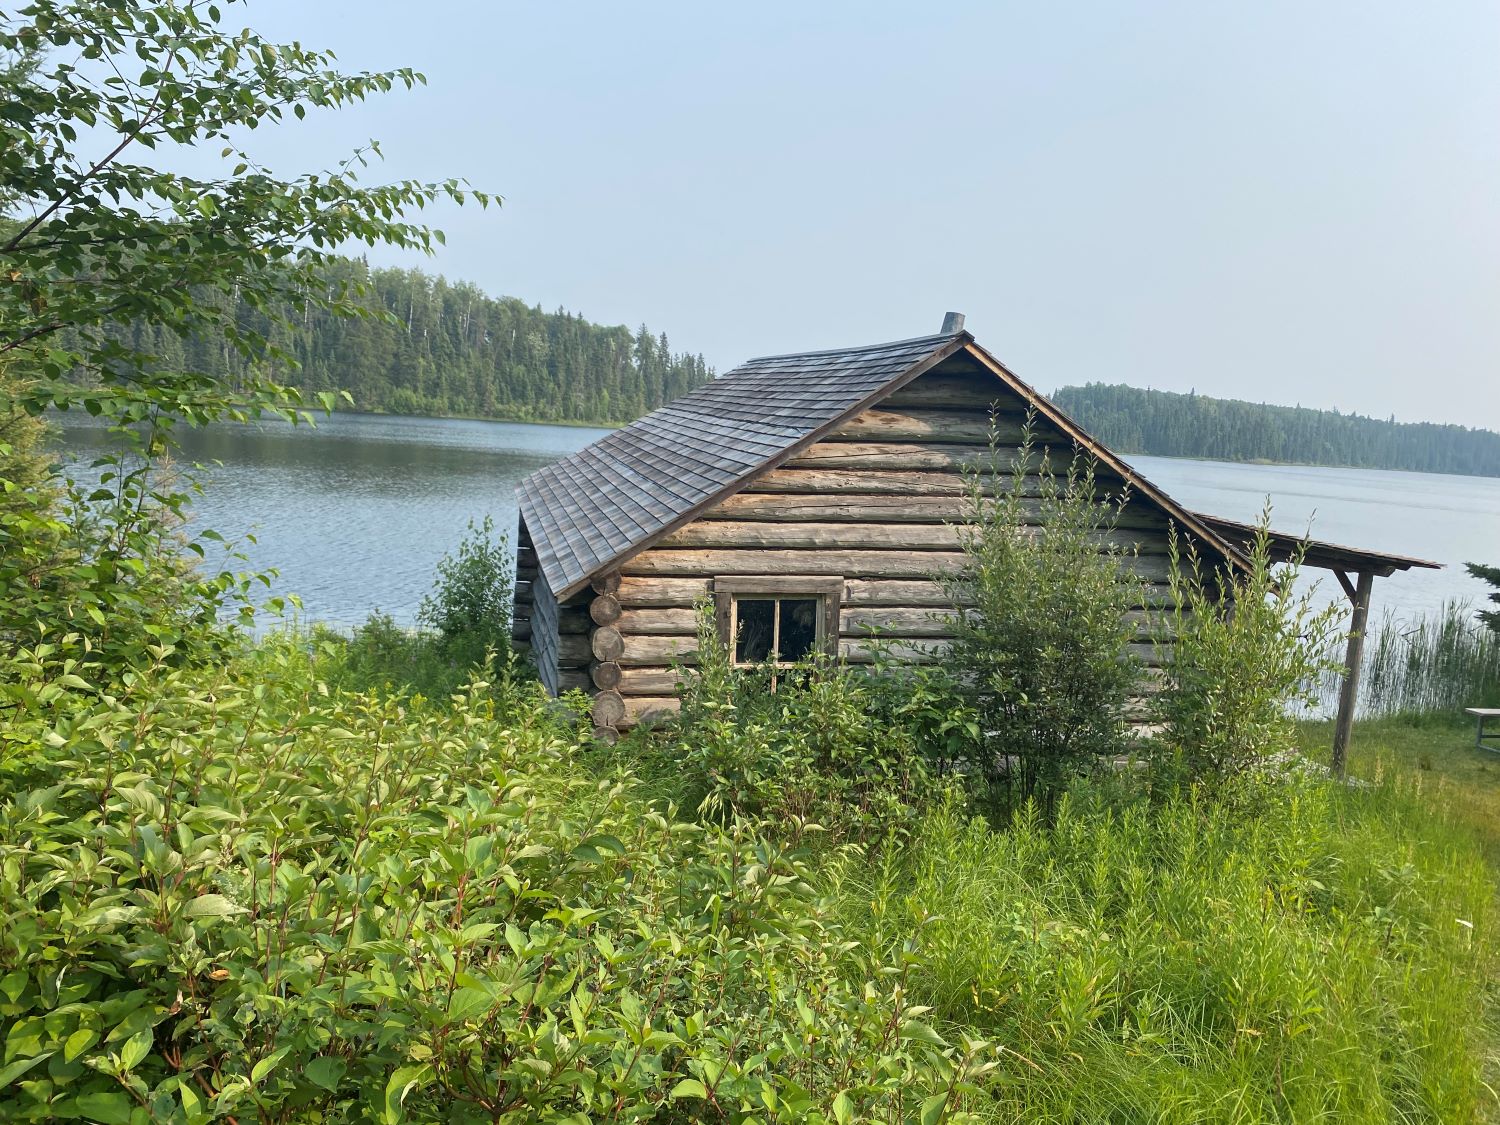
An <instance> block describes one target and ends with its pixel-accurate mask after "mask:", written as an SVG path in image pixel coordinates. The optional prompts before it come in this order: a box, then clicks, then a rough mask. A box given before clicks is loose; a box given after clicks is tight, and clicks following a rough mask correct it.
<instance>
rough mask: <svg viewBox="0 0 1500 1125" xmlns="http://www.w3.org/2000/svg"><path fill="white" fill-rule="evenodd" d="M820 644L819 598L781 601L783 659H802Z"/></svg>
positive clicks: (789, 660) (788, 660)
mask: <svg viewBox="0 0 1500 1125" xmlns="http://www.w3.org/2000/svg"><path fill="white" fill-rule="evenodd" d="M817 645H818V599H817V598H785V599H783V600H782V603H781V659H782V660H785V661H787V662H788V663H790V662H791V661H794V660H801V659H802V658H803V657H804V656H807V655H808V654H809V653H810V652H812V651H813V649H815V648H817Z"/></svg>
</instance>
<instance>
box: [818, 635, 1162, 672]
mask: <svg viewBox="0 0 1500 1125" xmlns="http://www.w3.org/2000/svg"><path fill="white" fill-rule="evenodd" d="M882 650H883V651H884V652H885V653H886V654H887V655H888V656H889V657H890V658H891V659H893V660H897V661H900V662H902V663H906V664H935V663H937V662H938V661H939V660H940V659H942V658H943V657H944V656H945V655H946V654H947V652H948V643H947V642H946V641H940V640H921V639H915V638H913V639H905V640H902V639H896V640H892V641H888V642H885V643H879V642H877V641H874V640H868V639H843V640H840V641H839V657H840V658H841V659H842V660H844V661H845V662H846V663H848V664H871V663H873V662H874V660H875V657H876V654H877V653H878V652H881V651H882ZM1125 652H1126V654H1128V655H1130V656H1133V657H1135V658H1136V659H1138V660H1140V661H1141V663H1142V664H1144V665H1145V666H1146V667H1147V668H1160V667H1161V665H1162V663H1163V661H1165V660H1168V659H1170V653H1171V646H1169V645H1167V646H1162V645H1155V644H1142V643H1137V644H1127V645H1126V646H1125Z"/></svg>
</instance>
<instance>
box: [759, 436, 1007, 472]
mask: <svg viewBox="0 0 1500 1125" xmlns="http://www.w3.org/2000/svg"><path fill="white" fill-rule="evenodd" d="M1002 457H1004V454H1003V453H1002ZM991 463H992V462H991V459H990V453H989V450H987V449H982V448H977V447H973V446H964V445H938V444H937V443H935V442H895V441H887V442H845V441H820V442H816V443H815V444H813V445H810V446H808V447H807V448H806V449H804V450H803V451H802V452H801V453H799V454H798V455H797V456H796V457H793V458H792V459H791V460H789V461H787V462H786V464H787V465H788V466H790V467H793V468H805V469H900V470H911V469H945V470H950V471H963V470H965V469H970V470H972V469H980V470H983V469H986V468H988V467H989V466H990V465H991ZM1001 465H1002V466H1006V465H1008V460H1004V459H1002V461H1001Z"/></svg>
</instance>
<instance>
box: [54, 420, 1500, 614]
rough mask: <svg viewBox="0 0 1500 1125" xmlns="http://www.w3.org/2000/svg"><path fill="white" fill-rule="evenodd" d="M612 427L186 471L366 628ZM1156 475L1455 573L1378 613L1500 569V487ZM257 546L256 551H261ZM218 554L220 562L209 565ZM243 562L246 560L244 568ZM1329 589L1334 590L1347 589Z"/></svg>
mask: <svg viewBox="0 0 1500 1125" xmlns="http://www.w3.org/2000/svg"><path fill="white" fill-rule="evenodd" d="M59 422H60V423H61V425H60V429H61V442H62V447H63V452H64V454H65V455H66V456H68V457H69V458H72V459H76V460H79V461H88V460H91V459H92V458H94V457H96V456H98V455H99V454H100V453H101V452H103V451H104V449H105V441H106V435H105V432H104V430H103V429H102V428H101V427H100V426H99V425H98V424H97V423H95V422H94V421H93V420H91V419H88V418H80V417H78V416H75V415H64V416H62V417H61V418H60V419H59ZM606 432H608V431H605V430H600V429H594V428H589V427H581V426H541V425H526V424H522V423H513V422H475V421H464V420H459V419H438V418H400V417H391V416H387V415H372V414H336V415H334V416H333V417H332V418H327V419H322V420H320V421H319V422H318V424H317V426H316V428H312V427H308V426H295V427H294V426H290V425H285V424H281V423H266V424H262V425H258V426H215V427H210V428H208V429H205V430H196V431H194V430H185V431H183V433H182V438H183V451H182V457H181V460H182V461H184V462H200V463H202V464H204V466H205V469H204V472H203V473H202V478H203V480H204V483H205V486H206V492H205V495H204V496H202V497H200V498H199V499H198V500H197V501H196V502H195V505H194V515H193V522H194V524H195V525H196V526H201V527H211V528H213V529H215V530H216V531H219V532H220V533H222V534H223V535H225V536H226V537H228V538H230V539H232V540H233V539H237V540H241V542H240V549H241V550H242V551H243V552H244V553H245V554H246V555H247V556H248V557H249V560H250V563H249V565H250V566H251V567H253V568H255V569H268V568H271V567H275V568H277V569H278V570H279V571H280V579H279V585H278V592H295V593H297V594H299V595H300V596H301V598H302V601H303V606H304V613H305V616H306V617H307V618H308V619H310V620H316V621H325V622H328V623H330V624H334V625H352V624H355V623H358V622H360V621H363V620H364V619H365V618H366V617H367V616H368V615H369V614H370V612H371V611H372V610H376V609H379V610H381V611H383V612H386V613H389V614H390V615H391V616H392V617H394V618H395V619H396V620H397V621H398V622H401V623H403V624H409V623H410V622H412V621H413V620H414V618H415V615H416V611H417V606H418V604H419V603H420V601H421V599H422V596H423V595H424V594H425V593H427V592H428V591H429V590H430V589H431V587H432V578H433V573H434V570H435V568H436V566H437V563H438V560H439V559H441V558H442V557H443V555H444V554H446V553H448V552H449V551H451V550H453V549H454V547H456V546H457V544H458V542H459V540H460V539H461V538H462V536H463V533H464V529H465V527H466V526H467V524H468V522H469V521H470V520H475V521H478V520H482V519H483V518H484V517H485V516H486V515H488V516H490V517H492V518H493V520H494V522H495V528H496V530H497V531H501V532H504V533H505V534H507V535H510V536H513V535H514V532H515V527H516V504H515V495H514V490H515V486H516V484H517V483H518V482H519V481H520V480H521V478H523V477H524V476H526V475H527V474H528V473H530V472H532V471H533V470H534V469H536V468H538V467H540V466H542V465H545V464H546V463H547V462H549V461H552V460H554V459H556V458H558V457H562V456H565V455H566V454H568V453H571V452H573V451H575V450H577V449H581V448H582V447H583V446H585V445H587V444H588V443H589V442H591V441H594V440H596V439H597V438H599V437H602V436H603V435H604V434H605V433H606ZM1130 461H1131V462H1132V464H1134V465H1135V466H1136V467H1137V468H1138V469H1139V470H1140V471H1141V472H1142V473H1143V474H1144V475H1145V476H1146V477H1147V478H1149V479H1150V480H1151V481H1153V482H1154V483H1156V484H1157V485H1159V486H1161V487H1162V488H1163V489H1165V490H1166V491H1167V492H1169V493H1170V494H1172V495H1173V496H1175V497H1176V498H1177V499H1178V500H1180V501H1181V502H1182V503H1184V504H1186V505H1187V506H1188V507H1190V508H1194V509H1198V510H1200V511H1204V512H1210V513H1213V514H1214V515H1219V516H1225V517H1228V518H1230V519H1237V520H1250V521H1253V520H1254V519H1255V517H1256V515H1257V514H1258V513H1259V511H1260V509H1261V507H1262V505H1263V504H1264V503H1265V502H1266V498H1267V497H1268V496H1269V497H1270V499H1271V502H1272V504H1273V505H1274V518H1273V524H1274V526H1276V527H1278V528H1280V529H1282V530H1286V531H1296V532H1301V531H1304V530H1306V528H1307V527H1308V524H1309V521H1311V524H1312V533H1313V535H1314V536H1315V537H1317V538H1319V539H1327V540H1332V541H1334V542H1337V543H1346V544H1349V545H1351V546H1358V547H1369V548H1374V549H1377V550H1385V551H1391V552H1394V553H1397V554H1403V555H1415V556H1418V557H1421V558H1430V559H1433V560H1435V561H1438V562H1441V563H1444V564H1446V566H1447V569H1445V570H1441V571H1412V572H1410V573H1407V574H1396V575H1393V576H1392V577H1390V578H1386V579H1381V580H1379V581H1377V582H1376V583H1375V604H1374V612H1375V613H1376V614H1382V613H1384V612H1385V611H1387V610H1389V611H1390V612H1392V613H1393V614H1395V615H1396V616H1398V617H1402V618H1410V617H1414V616H1417V615H1421V614H1425V613H1428V612H1431V611H1433V610H1436V609H1437V608H1438V607H1439V606H1441V605H1442V603H1443V602H1444V601H1445V600H1446V599H1450V598H1464V599H1470V600H1476V601H1477V600H1479V599H1480V598H1482V597H1483V595H1484V592H1485V590H1486V587H1484V586H1483V585H1482V584H1481V583H1479V582H1476V581H1474V580H1473V579H1471V578H1469V577H1468V576H1467V575H1466V574H1465V573H1464V571H1463V566H1462V564H1463V563H1464V562H1466V561H1470V560H1474V561H1487V562H1491V563H1497V562H1500V479H1492V478H1485V477H1455V476H1440V475H1436V474H1427V473H1397V472H1381V471H1376V470H1367V469H1325V468H1311V467H1304V466H1289V465H1239V464H1230V463H1226V462H1219V461H1190V460H1181V459H1176V458H1166V457H1132V458H1130ZM252 534H253V535H254V536H255V539H256V541H255V542H254V543H250V542H247V541H244V540H245V537H246V536H248V535H252ZM210 559H211V560H212V555H210ZM243 566H244V564H237V568H243ZM1322 585H1323V588H1324V589H1325V591H1329V592H1330V596H1332V591H1331V589H1330V588H1332V589H1336V588H1335V587H1334V584H1333V582H1332V580H1331V578H1328V579H1325V580H1324V581H1323V584H1322Z"/></svg>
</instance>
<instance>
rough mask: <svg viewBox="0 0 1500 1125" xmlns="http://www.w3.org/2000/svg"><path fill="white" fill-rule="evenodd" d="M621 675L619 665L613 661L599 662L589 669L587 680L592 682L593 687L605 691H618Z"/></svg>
mask: <svg viewBox="0 0 1500 1125" xmlns="http://www.w3.org/2000/svg"><path fill="white" fill-rule="evenodd" d="M621 675H622V673H621V671H620V666H619V664H617V663H615V662H614V661H613V660H605V661H601V662H599V663H596V664H595V665H594V666H593V667H592V668H590V669H589V679H590V680H591V681H592V683H593V686H594V687H596V688H604V689H606V690H608V689H611V688H614V689H618V688H619V686H620V679H621Z"/></svg>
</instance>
